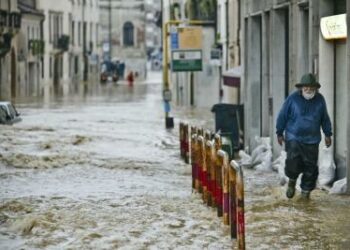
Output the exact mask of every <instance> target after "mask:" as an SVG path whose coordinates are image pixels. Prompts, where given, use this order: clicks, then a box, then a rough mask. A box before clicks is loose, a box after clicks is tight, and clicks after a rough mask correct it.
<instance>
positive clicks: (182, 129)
mask: <svg viewBox="0 0 350 250" xmlns="http://www.w3.org/2000/svg"><path fill="white" fill-rule="evenodd" d="M183 131H184V124H183V123H182V122H180V124H179V137H180V156H181V158H184V155H185V154H184V132H183Z"/></svg>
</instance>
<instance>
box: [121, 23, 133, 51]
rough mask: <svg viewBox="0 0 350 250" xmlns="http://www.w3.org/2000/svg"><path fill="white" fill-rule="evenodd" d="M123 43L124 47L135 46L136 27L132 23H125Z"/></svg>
mask: <svg viewBox="0 0 350 250" xmlns="http://www.w3.org/2000/svg"><path fill="white" fill-rule="evenodd" d="M123 42H124V46H134V25H133V24H132V23H131V22H126V23H124V26H123Z"/></svg>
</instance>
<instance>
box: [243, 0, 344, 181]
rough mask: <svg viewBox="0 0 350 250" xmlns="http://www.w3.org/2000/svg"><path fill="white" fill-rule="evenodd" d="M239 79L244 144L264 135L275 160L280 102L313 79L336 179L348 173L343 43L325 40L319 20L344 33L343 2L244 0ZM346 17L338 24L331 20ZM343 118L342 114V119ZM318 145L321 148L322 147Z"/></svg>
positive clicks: (277, 151) (341, 0)
mask: <svg viewBox="0 0 350 250" xmlns="http://www.w3.org/2000/svg"><path fill="white" fill-rule="evenodd" d="M241 3H242V4H241V11H242V19H241V25H242V30H243V33H242V39H243V40H244V42H243V43H242V45H243V52H244V53H243V57H242V61H243V65H244V75H243V82H244V88H242V90H241V91H242V92H241V95H242V96H243V97H244V98H243V100H242V103H243V104H244V105H245V141H246V142H247V145H249V147H250V149H253V148H254V147H255V142H254V137H255V136H268V137H270V138H271V142H272V144H273V152H274V155H275V156H277V155H278V154H279V152H280V150H281V147H280V146H279V145H278V144H277V142H276V137H275V123H276V118H277V115H278V112H279V110H280V108H281V106H282V103H283V101H284V100H285V98H286V97H287V96H288V95H289V94H290V93H291V92H292V91H293V90H294V89H295V87H294V85H295V83H297V82H298V81H299V80H300V78H301V76H302V75H303V74H304V73H307V72H311V73H314V74H316V76H317V79H318V80H319V82H320V84H321V86H322V87H321V89H320V92H321V93H322V94H323V95H324V96H325V99H326V102H327V105H328V113H329V115H330V117H331V120H332V123H333V127H334V138H333V139H334V143H333V146H332V150H333V151H334V158H335V161H336V165H337V178H343V177H345V176H346V173H349V171H347V169H348V168H349V162H350V161H349V151H350V150H348V149H349V148H350V147H349V146H350V145H349V143H350V142H349V139H348V138H349V137H350V135H349V133H350V131H349V126H350V124H349V117H348V116H349V108H348V107H349V104H348V99H349V79H350V60H349V51H350V49H349V48H350V45H349V41H348V38H346V37H343V38H342V39H338V38H337V37H336V36H333V37H332V36H331V37H330V38H327V39H326V38H325V37H324V34H322V32H321V27H322V25H321V22H322V20H325V19H323V18H329V17H330V18H331V19H327V20H331V21H330V22H333V23H335V24H336V26H338V25H339V27H340V26H342V27H341V28H339V29H342V30H337V31H336V32H344V30H345V32H346V20H347V22H348V25H347V27H348V29H349V12H348V10H349V5H350V1H348V0H336V1H334V0H290V1H288V0H264V1H263V0H247V1H242V2H241ZM339 14H347V17H344V18H343V20H340V21H339V20H338V19H337V21H335V20H336V19H334V16H336V15H339ZM346 114H347V115H346ZM323 146H324V144H323V141H322V142H321V145H320V147H323Z"/></svg>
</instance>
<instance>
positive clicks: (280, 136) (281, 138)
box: [277, 135, 284, 146]
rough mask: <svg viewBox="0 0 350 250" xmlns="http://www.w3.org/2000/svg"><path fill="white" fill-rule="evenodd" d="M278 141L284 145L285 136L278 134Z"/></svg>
mask: <svg viewBox="0 0 350 250" xmlns="http://www.w3.org/2000/svg"><path fill="white" fill-rule="evenodd" d="M277 141H278V144H279V145H281V146H282V145H283V143H284V137H283V135H278V136H277Z"/></svg>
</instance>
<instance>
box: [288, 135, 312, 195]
mask: <svg viewBox="0 0 350 250" xmlns="http://www.w3.org/2000/svg"><path fill="white" fill-rule="evenodd" d="M318 145H319V144H304V143H301V142H298V141H287V142H286V152H287V159H286V167H285V174H286V176H287V177H288V178H290V179H293V180H296V179H298V176H299V175H300V174H303V176H302V178H301V184H300V187H301V189H302V190H303V191H312V190H313V189H314V188H315V187H316V181H317V177H318V166H317V161H318Z"/></svg>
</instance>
